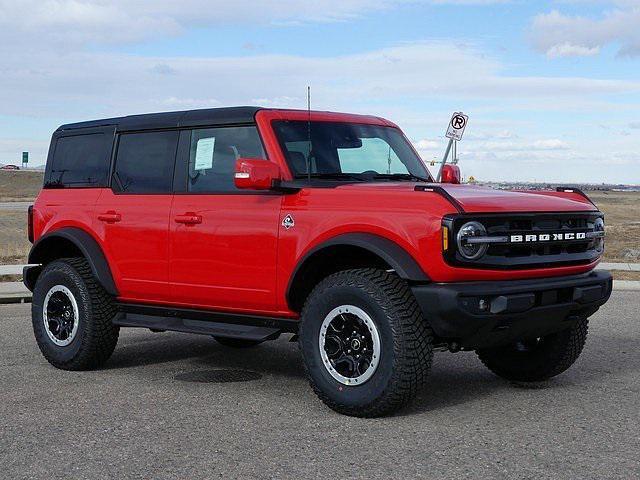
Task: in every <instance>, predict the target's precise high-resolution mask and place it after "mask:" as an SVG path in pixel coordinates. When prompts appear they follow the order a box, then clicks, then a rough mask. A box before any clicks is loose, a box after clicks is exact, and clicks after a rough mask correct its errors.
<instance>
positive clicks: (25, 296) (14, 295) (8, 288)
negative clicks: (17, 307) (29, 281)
mask: <svg viewBox="0 0 640 480" xmlns="http://www.w3.org/2000/svg"><path fill="white" fill-rule="evenodd" d="M25 302H31V292H30V291H29V290H27V287H25V286H24V285H23V284H22V282H4V283H0V303H25Z"/></svg>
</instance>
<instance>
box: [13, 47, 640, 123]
mask: <svg viewBox="0 0 640 480" xmlns="http://www.w3.org/2000/svg"><path fill="white" fill-rule="evenodd" d="M434 65H437V68H434V67H433V66H434ZM502 68H503V67H502V65H501V64H499V63H498V62H496V61H495V60H493V59H491V58H487V57H486V56H485V55H483V54H482V53H481V52H478V51H476V50H475V49H472V48H467V47H460V46H457V45H455V44H452V43H447V42H431V43H413V44H402V45H399V46H395V47H389V48H383V49H378V50H372V51H369V52H364V53H359V54H351V55H342V56H334V57H304V56H298V55H274V54H257V55H247V56H239V57H193V58H192V57H145V56H137V55H128V54H120V53H104V52H68V53H65V54H59V55H51V54H50V52H48V51H39V50H38V51H6V52H4V54H3V55H2V56H0V73H1V75H0V114H4V115H27V116H31V115H32V116H40V117H42V116H49V117H55V118H60V117H64V118H70V119H77V118H88V117H94V116H106V115H120V114H126V113H139V112H144V111H153V110H166V109H170V108H173V109H176V108H182V107H184V108H191V107H192V106H196V104H197V103H198V102H202V103H201V106H211V105H234V104H246V103H261V104H265V105H268V106H285V107H297V108H304V107H305V106H306V101H305V97H306V86H307V85H311V86H312V102H313V104H314V105H317V106H319V107H322V108H337V109H340V108H344V109H349V110H352V109H354V108H360V109H361V110H370V105H371V103H372V101H373V99H375V102H376V103H379V104H386V105H393V104H394V102H399V101H403V102H406V101H411V100H415V101H418V100H428V99H434V100H435V99H437V100H438V101H442V100H444V99H451V100H455V101H456V102H461V101H463V102H465V103H466V101H471V100H473V101H478V99H481V100H482V101H489V100H492V99H493V100H494V101H499V102H500V103H501V104H502V103H503V102H506V101H512V102H520V101H522V100H523V99H528V100H529V101H530V102H531V103H532V104H536V105H542V104H545V103H547V104H549V105H556V104H558V103H561V102H562V101H563V100H565V101H566V100H571V101H573V102H576V103H580V102H583V101H585V100H584V99H585V98H593V96H597V95H606V96H611V95H622V94H629V93H637V92H640V82H634V81H622V80H598V79H589V78H581V77H564V78H562V77H558V78H556V77H515V76H509V75H505V74H503V73H502ZM452 79H455V88H452ZM465 99H466V100H465ZM458 104H459V103H458ZM501 108H503V107H501Z"/></svg>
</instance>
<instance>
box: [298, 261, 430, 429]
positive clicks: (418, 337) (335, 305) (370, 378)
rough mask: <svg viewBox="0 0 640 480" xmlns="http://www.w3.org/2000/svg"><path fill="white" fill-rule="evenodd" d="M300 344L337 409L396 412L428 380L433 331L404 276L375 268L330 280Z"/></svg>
mask: <svg viewBox="0 0 640 480" xmlns="http://www.w3.org/2000/svg"><path fill="white" fill-rule="evenodd" d="M298 341H299V345H300V349H301V351H302V356H303V359H304V365H305V370H306V373H307V377H308V379H309V382H310V383H311V386H312V388H313V389H314V391H315V392H316V394H317V395H318V396H319V397H320V399H321V400H322V401H323V402H324V403H325V404H326V405H328V406H329V407H330V408H332V409H333V410H335V411H337V412H339V413H342V414H346V415H352V416H358V417H377V416H382V415H386V414H390V413H392V412H394V411H396V410H398V409H400V408H401V407H403V406H404V405H406V404H407V403H408V402H410V401H411V400H412V399H413V397H414V396H415V394H416V393H417V391H418V389H419V388H420V387H421V386H422V385H423V384H424V382H425V380H426V377H427V373H428V371H429V368H430V366H431V360H432V356H433V349H432V333H431V330H430V329H429V328H428V326H427V324H426V322H425V320H424V319H423V318H422V314H421V311H420V309H419V307H418V305H417V303H416V301H415V298H414V297H413V295H412V293H411V291H410V290H409V288H408V286H407V284H406V282H405V281H403V280H402V279H400V278H399V277H398V276H397V275H395V274H393V273H388V272H386V271H384V270H377V269H357V270H346V271H343V272H339V273H336V274H334V275H331V276H329V277H327V278H326V279H324V280H323V281H322V282H320V284H318V285H317V286H316V287H315V289H314V290H313V292H312V293H311V294H310V295H309V298H308V299H307V301H306V303H305V306H304V309H303V312H302V323H301V326H300V331H299V340H298Z"/></svg>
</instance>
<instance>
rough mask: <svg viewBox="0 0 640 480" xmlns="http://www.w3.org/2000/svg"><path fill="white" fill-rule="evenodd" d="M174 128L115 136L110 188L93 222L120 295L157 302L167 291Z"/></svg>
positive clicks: (175, 147) (126, 297) (175, 140)
mask: <svg viewBox="0 0 640 480" xmlns="http://www.w3.org/2000/svg"><path fill="white" fill-rule="evenodd" d="M178 135H179V133H178V132H177V131H164V132H142V133H126V134H121V135H119V138H118V146H117V153H116V163H115V167H114V172H113V175H112V179H111V189H105V190H103V191H102V193H101V195H100V197H99V199H98V202H97V204H96V209H95V216H96V218H95V220H94V226H95V231H96V232H97V234H98V235H99V236H100V237H101V238H102V241H103V245H104V246H105V255H106V256H107V258H108V260H109V264H110V265H111V268H112V270H113V276H114V280H115V281H116V286H117V287H118V291H119V293H120V297H121V298H123V299H126V300H130V301H143V302H161V301H166V300H167V296H168V294H169V283H168V276H169V214H170V212H171V201H172V198H173V194H172V182H173V175H174V165H175V156H176V149H177V143H178Z"/></svg>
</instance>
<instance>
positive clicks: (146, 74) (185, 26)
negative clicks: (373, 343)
mask: <svg viewBox="0 0 640 480" xmlns="http://www.w3.org/2000/svg"><path fill="white" fill-rule="evenodd" d="M307 85H309V86H311V93H312V108H314V109H317V110H334V111H345V112H355V113H366V114H373V115H379V116H383V117H385V118H388V119H390V120H392V121H394V122H395V123H397V124H398V125H399V126H400V127H401V128H402V129H403V130H404V131H405V133H406V134H407V136H408V137H409V138H410V139H411V141H412V142H413V143H414V145H415V146H416V148H417V149H418V150H419V152H420V154H421V155H422V157H423V159H424V160H425V161H426V162H427V163H429V162H431V161H432V160H433V159H437V158H441V156H442V154H443V153H444V150H445V147H446V138H445V137H444V133H445V131H446V127H447V123H448V121H449V118H450V116H451V114H452V113H453V112H457V111H463V112H464V113H466V114H468V115H469V117H470V118H469V123H468V126H467V130H466V132H465V134H464V138H463V140H462V141H461V142H460V143H459V146H458V152H459V158H460V167H461V169H462V172H463V175H464V176H465V177H468V176H470V175H473V176H474V177H475V178H477V179H480V180H494V181H501V180H508V181H539V182H543V181H549V182H590V183H602V182H607V183H635V184H640V0H610V1H598V0H558V1H544V0H543V1H526V0H511V1H510V0H375V1H371V0H324V1H319V0H304V1H302V0H279V1H257V0H234V1H223V0H181V1H179V2H178V1H167V0H155V1H146V0H126V1H125V0H114V1H106V0H0V163H19V161H20V159H21V152H22V151H29V152H30V155H31V157H30V158H31V160H30V162H31V165H40V164H43V163H44V162H45V159H46V154H47V149H48V144H49V139H50V137H51V134H52V132H53V131H54V130H55V129H56V128H57V126H58V125H60V124H63V123H68V122H75V121H82V120H90V119H94V118H102V117H111V116H121V115H128V114H136V113H146V112H159V111H171V110H185V109H194V108H208V107H217V106H233V105H261V106H267V107H285V108H306V87H307ZM432 170H433V169H432Z"/></svg>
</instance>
